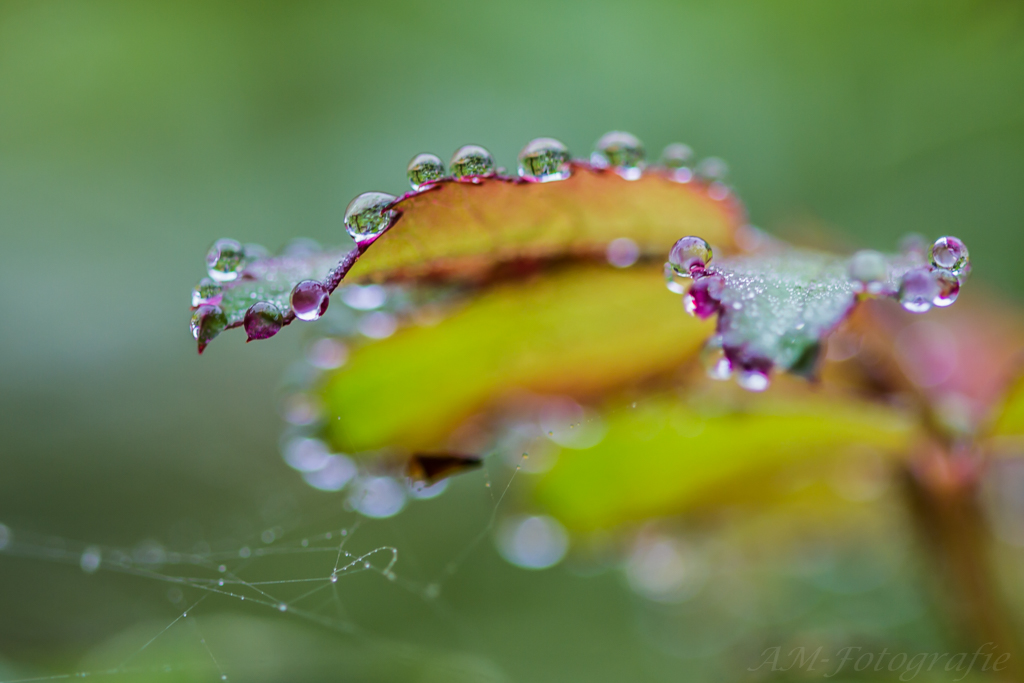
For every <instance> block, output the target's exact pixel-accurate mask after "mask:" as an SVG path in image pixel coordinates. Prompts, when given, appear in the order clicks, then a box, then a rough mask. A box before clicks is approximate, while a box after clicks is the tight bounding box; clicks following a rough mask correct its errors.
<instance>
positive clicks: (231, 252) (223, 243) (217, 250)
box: [206, 237, 245, 282]
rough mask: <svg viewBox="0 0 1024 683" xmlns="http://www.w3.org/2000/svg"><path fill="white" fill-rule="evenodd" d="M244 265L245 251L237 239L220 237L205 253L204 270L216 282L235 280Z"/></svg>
mask: <svg viewBox="0 0 1024 683" xmlns="http://www.w3.org/2000/svg"><path fill="white" fill-rule="evenodd" d="M244 267H245V251H244V248H243V247H242V245H241V244H240V243H239V242H238V240H233V239H229V238H226V237H225V238H221V239H219V240H217V241H216V242H214V243H213V246H212V247H210V250H209V251H208V252H207V253H206V272H207V274H209V276H210V277H211V278H212V279H214V280H216V281H218V282H231V281H232V280H237V279H238V276H239V275H241V274H242V268H244Z"/></svg>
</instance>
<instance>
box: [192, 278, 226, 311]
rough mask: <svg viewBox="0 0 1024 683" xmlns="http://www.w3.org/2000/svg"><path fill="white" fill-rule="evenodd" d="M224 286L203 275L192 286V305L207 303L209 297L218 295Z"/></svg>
mask: <svg viewBox="0 0 1024 683" xmlns="http://www.w3.org/2000/svg"><path fill="white" fill-rule="evenodd" d="M223 291H224V288H223V287H221V284H220V283H219V282H217V281H216V280H214V279H212V278H208V277H204V278H203V279H202V280H200V281H199V284H197V285H196V286H195V287H193V288H192V307H193V308H195V307H196V306H202V305H203V304H205V303H209V302H210V300H211V299H213V298H214V297H216V296H219V295H220V294H221V292H223Z"/></svg>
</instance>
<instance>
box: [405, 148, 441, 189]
mask: <svg viewBox="0 0 1024 683" xmlns="http://www.w3.org/2000/svg"><path fill="white" fill-rule="evenodd" d="M406 173H407V174H408V176H409V184H410V185H412V189H414V190H417V191H418V190H422V189H423V188H424V187H426V186H427V185H430V184H431V183H436V182H437V181H438V180H443V179H444V177H445V172H444V162H443V161H441V157H439V156H437V155H436V154H428V153H426V152H424V153H423V154H417V155H416V156H414V157H413V158H412V161H410V162H409V166H408V168H406Z"/></svg>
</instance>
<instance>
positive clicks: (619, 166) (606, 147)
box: [590, 131, 644, 180]
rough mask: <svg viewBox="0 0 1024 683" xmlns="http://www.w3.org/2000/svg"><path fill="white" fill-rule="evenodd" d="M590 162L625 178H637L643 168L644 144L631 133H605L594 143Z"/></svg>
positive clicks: (596, 166)
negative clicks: (612, 170)
mask: <svg viewBox="0 0 1024 683" xmlns="http://www.w3.org/2000/svg"><path fill="white" fill-rule="evenodd" d="M590 163H591V164H592V165H593V166H594V167H595V168H611V169H614V171H615V172H616V173H618V174H619V175H620V176H622V177H623V178H625V179H626V180H639V179H640V176H642V175H643V170H644V145H643V143H642V142H640V140H639V138H637V137H636V136H635V135H633V134H631V133H625V132H623V131H612V132H610V133H605V134H604V135H602V136H601V139H600V140H598V141H597V144H595V145H594V152H593V153H592V154H591V155H590Z"/></svg>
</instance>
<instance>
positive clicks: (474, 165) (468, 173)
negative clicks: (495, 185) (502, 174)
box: [448, 145, 494, 180]
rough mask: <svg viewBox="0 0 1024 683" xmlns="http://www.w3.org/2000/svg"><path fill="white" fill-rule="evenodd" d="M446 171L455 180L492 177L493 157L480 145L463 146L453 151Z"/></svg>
mask: <svg viewBox="0 0 1024 683" xmlns="http://www.w3.org/2000/svg"><path fill="white" fill-rule="evenodd" d="M448 169H449V170H450V171H451V174H452V177H454V178H455V179H456V180H466V179H472V178H480V177H485V176H489V175H493V174H494V157H492V156H491V153H490V152H488V151H487V150H486V149H485V148H483V147H481V146H480V145H463V146H462V147H459V148H458V149H457V150H455V153H454V154H453V155H452V159H451V161H450V162H448Z"/></svg>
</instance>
